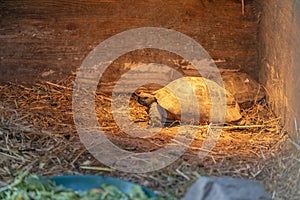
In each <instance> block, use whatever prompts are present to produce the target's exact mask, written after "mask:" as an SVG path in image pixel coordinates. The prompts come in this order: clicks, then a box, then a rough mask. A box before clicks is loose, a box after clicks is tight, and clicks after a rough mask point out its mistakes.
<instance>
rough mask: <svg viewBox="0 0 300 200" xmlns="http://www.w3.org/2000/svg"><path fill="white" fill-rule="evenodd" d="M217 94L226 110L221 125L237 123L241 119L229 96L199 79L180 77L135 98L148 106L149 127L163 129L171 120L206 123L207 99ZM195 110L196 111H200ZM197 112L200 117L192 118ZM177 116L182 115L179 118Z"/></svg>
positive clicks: (208, 112)
mask: <svg viewBox="0 0 300 200" xmlns="http://www.w3.org/2000/svg"><path fill="white" fill-rule="evenodd" d="M187 84H188V86H187ZM208 85H209V87H208ZM208 88H210V90H209V89H208ZM175 94H176V96H175ZM193 94H194V95H193ZM219 94H220V95H224V96H225V95H226V102H224V103H223V106H225V108H226V116H225V122H226V123H231V122H238V121H239V120H240V119H241V118H242V116H241V114H240V107H239V105H238V103H237V102H236V101H235V99H234V97H233V95H232V94H230V93H229V92H228V91H227V90H225V89H224V88H222V87H221V86H219V85H218V84H217V83H216V82H214V81H211V80H208V79H205V78H202V77H182V78H179V79H176V80H174V81H172V82H170V83H169V84H168V85H166V86H165V87H163V88H161V89H159V90H156V91H154V92H152V93H145V92H137V93H135V96H136V97H137V101H138V102H139V103H140V104H142V105H144V106H147V107H148V112H149V116H150V124H151V125H153V126H163V125H165V124H166V123H167V122H173V121H180V122H183V123H198V124H199V123H204V122H209V120H210V119H211V112H212V111H211V109H212V101H211V98H210V96H213V97H220V96H218V95H219ZM192 97H195V98H196V99H195V98H194V99H193V98H192ZM180 99H181V100H180ZM197 100H198V107H197V104H196V103H197ZM219 100H221V99H219ZM195 101H196V102H195ZM180 102H181V103H180ZM218 102H221V101H218ZM181 108H184V109H183V112H184V113H181ZM223 108H224V107H223ZM196 109H199V111H200V112H198V111H197V110H196ZM195 111H197V112H195ZM197 113H199V114H200V117H199V118H198V119H195V116H198V115H197ZM181 114H183V115H184V117H183V118H182V117H181Z"/></svg>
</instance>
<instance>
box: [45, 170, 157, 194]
mask: <svg viewBox="0 0 300 200" xmlns="http://www.w3.org/2000/svg"><path fill="white" fill-rule="evenodd" d="M49 179H50V180H52V181H53V182H55V184H56V185H63V186H64V187H66V188H69V189H73V190H74V191H87V190H91V189H95V188H99V186H100V185H102V184H110V185H113V186H115V187H117V188H118V189H119V190H120V191H122V192H124V193H128V192H130V190H131V188H132V187H133V186H136V185H138V184H136V183H133V182H130V181H125V180H122V179H118V178H113V177H105V176H93V175H68V176H51V177H49ZM141 187H142V190H143V191H144V192H145V193H146V194H147V195H148V197H150V198H153V197H157V196H156V195H155V194H154V193H153V192H152V191H151V190H149V189H148V188H146V187H144V186H141Z"/></svg>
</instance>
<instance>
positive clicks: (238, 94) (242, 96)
mask: <svg viewBox="0 0 300 200" xmlns="http://www.w3.org/2000/svg"><path fill="white" fill-rule="evenodd" d="M221 76H222V79H223V83H224V86H225V89H226V90H228V91H229V92H230V93H231V94H232V95H233V96H234V98H235V100H236V101H237V102H238V104H239V106H240V107H241V108H250V107H251V106H252V105H253V104H254V103H255V102H258V101H260V100H262V99H263V98H264V97H265V95H266V94H265V91H264V89H263V87H261V86H260V84H258V83H257V82H256V81H255V80H254V79H253V78H252V77H250V76H249V75H248V74H246V73H243V72H223V73H222V74H221Z"/></svg>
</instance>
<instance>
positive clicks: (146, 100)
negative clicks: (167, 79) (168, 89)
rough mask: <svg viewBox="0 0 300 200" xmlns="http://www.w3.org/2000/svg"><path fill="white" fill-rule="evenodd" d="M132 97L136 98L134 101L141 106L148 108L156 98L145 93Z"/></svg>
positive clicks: (135, 94) (137, 93) (136, 93)
mask: <svg viewBox="0 0 300 200" xmlns="http://www.w3.org/2000/svg"><path fill="white" fill-rule="evenodd" d="M133 96H134V97H136V100H137V101H138V102H139V103H140V104H142V105H143V106H147V107H150V106H151V104H152V103H154V102H156V98H155V96H154V95H153V94H149V93H145V92H135V93H134V94H133Z"/></svg>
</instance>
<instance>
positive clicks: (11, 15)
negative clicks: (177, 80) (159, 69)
mask: <svg viewBox="0 0 300 200" xmlns="http://www.w3.org/2000/svg"><path fill="white" fill-rule="evenodd" d="M145 26H152V27H164V28H169V29H174V30H176V31H179V32H182V33H184V34H186V35H188V36H190V37H191V38H193V39H195V40H196V41H197V42H199V43H200V44H201V45H202V46H203V47H204V48H205V49H206V50H207V51H208V52H209V54H210V55H211V57H212V58H213V59H215V60H217V59H223V60H225V62H221V63H217V65H218V67H220V68H226V69H240V70H241V71H245V72H247V73H249V74H250V75H252V76H253V77H254V78H257V77H256V76H257V71H258V65H257V57H258V56H257V47H258V46H257V28H258V19H257V15H256V13H255V5H254V3H251V2H250V3H247V4H245V15H244V16H243V15H242V13H241V2H240V1H236V0H219V1H205V0H202V1H199V0H191V1H177V0H163V1H162V0H144V1H137V0H123V1H117V0H97V1H96V0H87V1H86V0H85V1H83V0H82V1H68V0H58V1H50V0H41V1H21V0H16V1H8V0H4V1H1V2H0V57H1V58H0V82H6V81H16V82H26V83H32V82H35V81H37V80H39V79H41V78H42V79H48V80H53V79H61V78H64V77H67V76H69V75H70V74H71V72H72V71H73V72H75V71H76V69H78V68H79V67H80V65H81V63H82V61H83V59H84V58H85V57H86V55H87V54H88V53H89V52H90V51H91V50H92V49H93V48H94V47H95V46H96V45H98V44H99V43H100V42H101V41H103V40H105V39H107V38H109V37H110V36H113V35H114V34H117V33H120V32H122V31H125V30H128V29H132V28H137V27H145ZM147 56H148V55H142V56H140V57H139V58H138V59H142V60H143V59H144V58H143V57H147ZM128 57H131V56H128ZM160 59H161V61H160V62H167V60H168V59H170V58H167V57H163V56H162V57H161V58H160ZM126 61H127V62H129V61H128V60H126ZM133 62H139V61H138V60H133ZM49 70H54V71H55V73H53V74H52V75H51V76H48V77H41V74H42V73H43V72H47V71H49ZM121 71H122V70H121Z"/></svg>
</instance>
